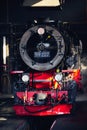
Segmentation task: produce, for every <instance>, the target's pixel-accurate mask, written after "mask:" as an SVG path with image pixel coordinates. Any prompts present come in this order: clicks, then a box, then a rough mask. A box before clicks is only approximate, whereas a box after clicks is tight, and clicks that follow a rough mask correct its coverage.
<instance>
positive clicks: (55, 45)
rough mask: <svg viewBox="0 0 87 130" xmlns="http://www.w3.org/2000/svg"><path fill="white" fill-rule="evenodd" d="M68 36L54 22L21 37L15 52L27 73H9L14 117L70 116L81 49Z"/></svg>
mask: <svg viewBox="0 0 87 130" xmlns="http://www.w3.org/2000/svg"><path fill="white" fill-rule="evenodd" d="M62 25H63V24H62ZM68 32H69V31H67V30H66V29H63V27H61V26H60V24H58V23H56V22H55V21H54V22H53V23H51V22H47V23H46V22H42V23H39V24H38V23H37V24H35V25H33V26H32V27H30V28H29V29H28V30H27V31H26V32H25V33H24V34H23V36H22V38H21V40H20V44H19V52H20V56H21V59H22V61H23V62H24V63H25V64H26V66H27V69H25V70H24V69H22V70H12V71H11V75H14V76H15V77H16V80H14V83H13V84H14V85H13V91H14V102H15V103H14V110H15V111H16V114H17V115H33V116H36V115H38V116H48V115H59V114H70V113H71V111H72V109H73V104H74V103H75V100H76V93H77V89H78V88H79V87H80V86H81V83H80V79H81V75H80V63H79V61H80V49H81V48H80V42H79V40H77V39H76V38H75V37H73V35H70V34H69V33H68ZM22 68H23V66H22Z"/></svg>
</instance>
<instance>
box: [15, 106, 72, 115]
mask: <svg viewBox="0 0 87 130" xmlns="http://www.w3.org/2000/svg"><path fill="white" fill-rule="evenodd" d="M14 110H15V111H16V114H17V115H20V116H24V115H25V116H50V115H63V114H70V113H71V110H72V104H58V105H55V106H51V105H48V106H46V105H45V106H23V105H15V106H14Z"/></svg>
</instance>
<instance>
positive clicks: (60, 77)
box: [55, 73, 63, 82]
mask: <svg viewBox="0 0 87 130" xmlns="http://www.w3.org/2000/svg"><path fill="white" fill-rule="evenodd" d="M62 78H63V75H62V73H57V74H56V75H55V80H56V81H58V82H59V81H61V80H62Z"/></svg>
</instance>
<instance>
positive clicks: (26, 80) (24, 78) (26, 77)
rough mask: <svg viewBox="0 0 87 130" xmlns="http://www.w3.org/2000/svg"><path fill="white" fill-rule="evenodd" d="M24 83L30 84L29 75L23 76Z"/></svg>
mask: <svg viewBox="0 0 87 130" xmlns="http://www.w3.org/2000/svg"><path fill="white" fill-rule="evenodd" d="M22 81H23V82H24V83H26V82H28V81H29V75H28V74H23V75H22Z"/></svg>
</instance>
